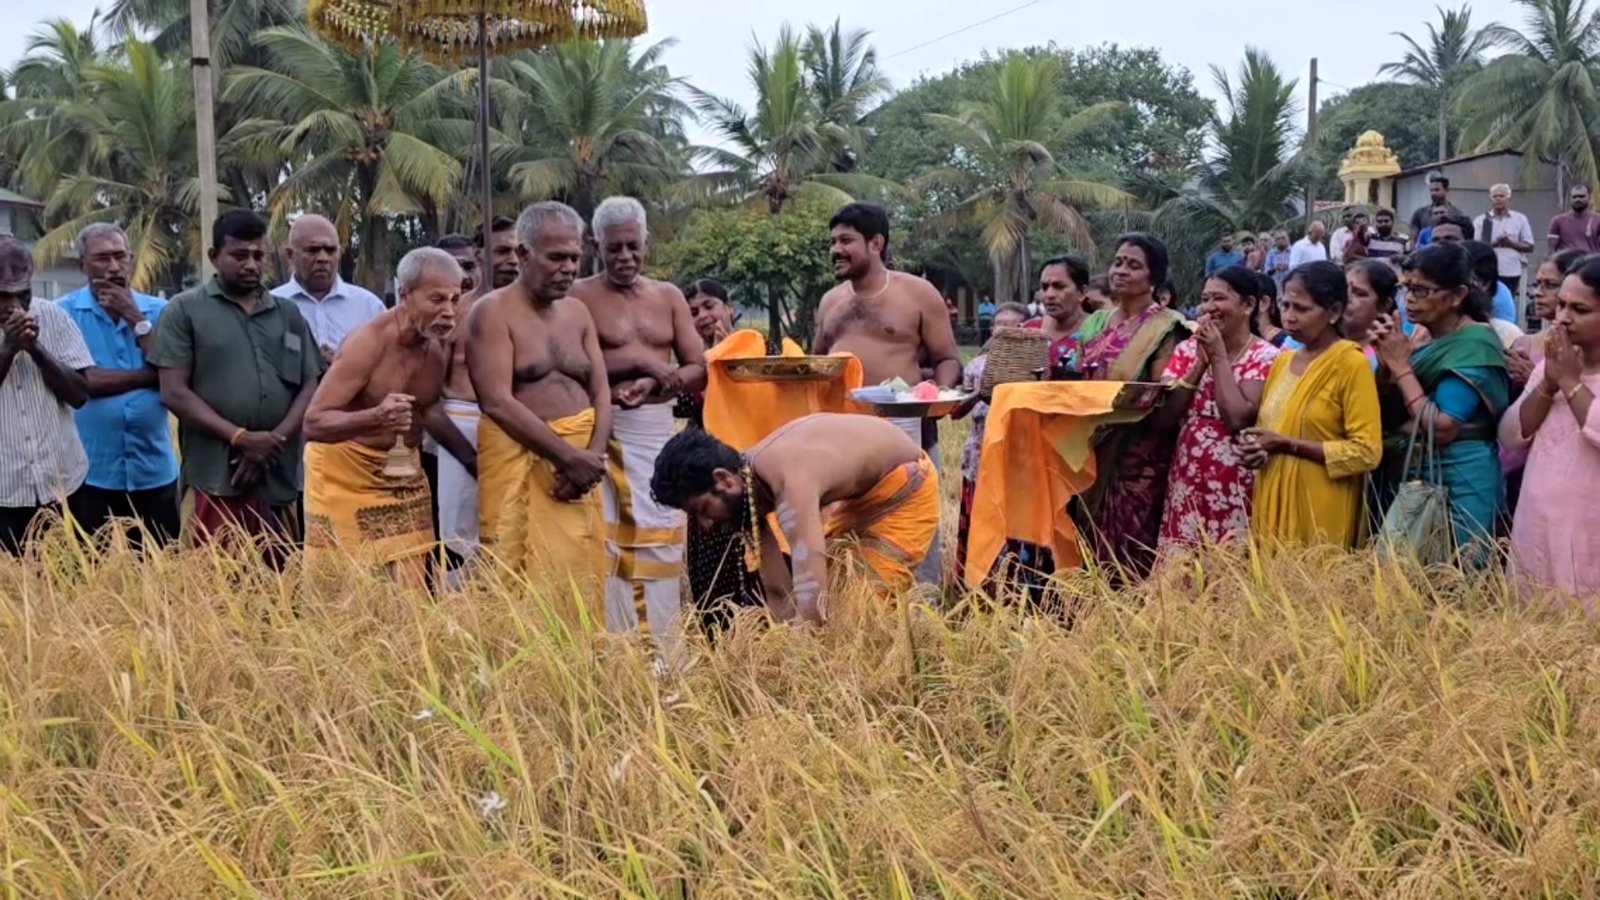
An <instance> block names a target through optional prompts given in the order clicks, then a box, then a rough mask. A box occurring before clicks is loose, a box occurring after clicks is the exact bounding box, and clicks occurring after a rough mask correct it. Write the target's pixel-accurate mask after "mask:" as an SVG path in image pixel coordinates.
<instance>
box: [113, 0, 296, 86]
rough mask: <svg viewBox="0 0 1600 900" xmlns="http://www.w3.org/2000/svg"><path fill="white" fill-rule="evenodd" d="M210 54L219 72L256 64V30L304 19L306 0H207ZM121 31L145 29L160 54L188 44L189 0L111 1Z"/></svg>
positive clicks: (183, 48) (181, 50)
mask: <svg viewBox="0 0 1600 900" xmlns="http://www.w3.org/2000/svg"><path fill="white" fill-rule="evenodd" d="M208 3H209V9H208V14H209V19H210V22H211V57H212V64H213V66H215V68H216V70H217V71H219V72H222V71H224V70H226V69H227V68H228V67H230V66H232V65H235V64H237V63H259V62H260V58H259V56H258V55H257V54H256V48H255V44H254V40H253V39H254V37H255V35H256V34H257V33H258V32H260V31H262V30H264V29H267V28H279V27H283V26H287V25H293V24H296V23H298V22H304V21H305V6H306V5H305V0H208ZM107 18H108V19H109V21H110V22H111V23H112V25H113V26H114V27H116V28H118V29H120V30H122V31H123V32H125V33H133V32H136V31H140V30H147V31H150V32H152V33H153V36H152V37H151V39H150V40H151V43H152V44H154V45H155V48H156V49H157V50H158V51H159V52H161V53H162V54H163V55H172V54H178V53H185V52H187V51H188V49H189V37H190V35H189V30H190V19H189V0H113V2H112V4H111V11H110V14H109V15H108V17H107Z"/></svg>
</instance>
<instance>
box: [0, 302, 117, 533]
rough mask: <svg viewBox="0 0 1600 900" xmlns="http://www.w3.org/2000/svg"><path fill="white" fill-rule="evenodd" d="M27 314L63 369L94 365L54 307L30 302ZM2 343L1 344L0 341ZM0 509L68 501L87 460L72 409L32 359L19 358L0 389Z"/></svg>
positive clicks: (42, 343) (80, 337)
mask: <svg viewBox="0 0 1600 900" xmlns="http://www.w3.org/2000/svg"><path fill="white" fill-rule="evenodd" d="M28 312H29V313H31V314H32V315H33V316H34V318H36V319H37V320H38V322H39V344H38V345H39V348H40V349H42V350H43V351H44V352H45V353H48V354H49V355H50V356H51V357H52V358H54V359H55V361H56V362H58V363H60V364H61V365H62V366H63V367H65V368H68V369H72V370H74V371H82V370H84V369H87V368H89V367H90V366H93V365H94V357H92V356H90V355H89V348H88V346H87V345H85V344H84V342H83V334H82V333H80V332H79V331H78V326H77V325H74V324H73V323H72V319H71V318H69V317H68V316H67V314H66V313H65V312H64V311H63V310H62V309H61V307H59V306H57V305H55V304H54V303H52V302H50V301H48V300H43V299H40V298H34V300H33V301H32V303H30V304H29V306H28ZM3 340H4V338H0V341H3ZM0 422H4V423H5V429H6V432H7V439H6V440H3V441H0V507H6V508H10V509H27V508H31V507H37V506H45V505H47V504H51V503H55V502H57V501H60V500H64V499H66V497H67V495H68V494H71V493H72V492H73V491H76V490H77V489H78V488H79V487H81V486H82V485H83V478H84V475H85V474H87V473H88V471H89V458H88V457H87V456H85V455H84V452H83V444H82V443H81V442H80V441H79V440H78V426H77V424H76V423H75V422H74V421H73V418H72V408H71V407H69V406H67V405H66V404H65V403H62V402H61V401H60V400H59V399H57V398H56V395H55V394H53V393H51V392H50V388H49V387H48V386H47V385H45V383H44V376H43V375H40V374H39V366H38V365H37V364H36V363H34V361H33V357H32V356H29V355H28V354H26V353H18V354H17V355H16V358H15V359H13V360H12V361H11V371H10V373H8V374H7V375H6V380H5V382H4V383H3V384H0Z"/></svg>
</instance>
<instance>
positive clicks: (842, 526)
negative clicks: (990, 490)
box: [773, 453, 939, 593]
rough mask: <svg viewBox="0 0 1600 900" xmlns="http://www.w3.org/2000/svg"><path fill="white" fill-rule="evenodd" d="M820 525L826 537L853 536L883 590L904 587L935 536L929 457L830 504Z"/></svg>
mask: <svg viewBox="0 0 1600 900" xmlns="http://www.w3.org/2000/svg"><path fill="white" fill-rule="evenodd" d="M824 527H825V531H826V534H827V536H828V538H829V539H830V540H831V539H833V538H838V537H853V538H854V539H855V540H856V541H857V550H858V552H859V553H860V555H861V561H862V562H864V563H866V564H867V568H869V569H871V570H872V571H873V573H874V574H876V575H877V576H878V578H879V579H880V580H882V581H883V584H884V587H885V588H887V589H888V591H889V592H891V593H899V592H901V591H906V590H909V589H910V588H911V585H912V583H913V582H914V581H915V580H916V569H917V566H919V565H921V564H922V560H923V559H924V558H925V557H927V555H928V550H929V549H930V548H931V547H932V546H933V542H934V541H935V540H936V539H937V538H938V536H939V473H938V472H937V471H936V470H935V469H934V467H933V460H931V459H929V458H928V454H926V453H924V454H922V455H921V456H919V457H917V459H916V461H914V462H908V463H906V464H905V465H903V466H895V467H894V470H893V471H891V472H890V473H889V474H887V475H885V476H883V478H881V479H879V480H878V483H877V484H875V485H873V486H872V489H871V490H869V491H867V492H866V493H865V494H862V495H861V496H859V497H855V498H853V499H850V500H844V501H841V502H839V503H838V504H836V505H835V506H834V507H833V510H832V511H831V513H830V514H829V515H828V519H827V522H826V523H825V525H824ZM773 533H774V534H781V533H782V532H776V531H775V532H773Z"/></svg>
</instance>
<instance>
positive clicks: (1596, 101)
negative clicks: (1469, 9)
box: [1457, 0, 1600, 184]
mask: <svg viewBox="0 0 1600 900" xmlns="http://www.w3.org/2000/svg"><path fill="white" fill-rule="evenodd" d="M1517 3H1518V4H1519V5H1520V6H1522V7H1523V9H1524V10H1525V11H1526V18H1525V19H1524V23H1523V31H1521V32H1519V31H1516V30H1515V29H1512V28H1508V27H1506V26H1503V25H1491V26H1489V27H1488V28H1486V29H1485V31H1486V32H1487V37H1488V39H1489V40H1490V41H1492V42H1493V43H1494V44H1495V45H1497V46H1500V47H1504V48H1506V50H1507V51H1508V52H1507V53H1506V54H1505V55H1503V56H1500V57H1498V58H1497V59H1495V60H1494V61H1493V62H1491V63H1490V64H1489V65H1488V66H1486V67H1485V68H1484V69H1483V70H1482V71H1481V72H1479V73H1478V74H1476V75H1474V76H1473V77H1472V78H1471V79H1469V80H1468V81H1467V82H1466V84H1465V85H1464V86H1463V89H1462V91H1461V99H1460V101H1459V103H1458V104H1457V105H1458V109H1459V111H1460V112H1461V113H1462V115H1463V117H1464V119H1465V128H1464V130H1463V135H1462V137H1463V140H1464V142H1465V143H1466V144H1467V145H1469V146H1472V147H1477V148H1482V149H1497V148H1500V147H1514V148H1516V149H1517V150H1520V151H1522V153H1523V155H1524V158H1525V162H1526V164H1527V166H1528V167H1529V168H1530V170H1531V168H1532V167H1533V166H1535V165H1537V164H1538V163H1539V162H1540V161H1541V160H1544V161H1550V162H1555V163H1557V164H1559V165H1560V166H1561V168H1562V170H1563V171H1564V172H1565V173H1566V174H1568V175H1571V176H1573V177H1576V178H1578V179H1579V180H1581V181H1582V182H1584V183H1586V184H1593V183H1594V182H1595V179H1596V178H1597V177H1600V165H1597V163H1596V159H1597V153H1596V149H1595V135H1596V134H1597V133H1600V132H1597V129H1600V93H1597V91H1596V88H1595V85H1596V71H1597V68H1600V10H1597V9H1594V8H1592V7H1591V6H1590V4H1589V0H1517Z"/></svg>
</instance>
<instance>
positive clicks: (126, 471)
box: [56, 222, 178, 547]
mask: <svg viewBox="0 0 1600 900" xmlns="http://www.w3.org/2000/svg"><path fill="white" fill-rule="evenodd" d="M74 246H75V249H76V250H77V252H78V267H79V268H80V269H82V270H83V274H84V276H85V277H86V278H88V280H89V283H88V284H87V285H85V286H83V287H81V288H79V289H78V290H76V291H73V292H72V293H70V294H68V295H66V296H65V297H62V298H61V299H60V300H58V301H56V302H57V303H58V304H59V305H60V306H61V309H62V310H63V311H65V312H66V314H67V316H68V317H69V318H71V319H72V321H73V322H74V323H75V324H76V325H77V326H78V331H79V332H81V333H82V334H83V339H84V343H85V344H87V345H88V347H89V353H90V355H91V356H93V357H94V366H92V367H91V368H90V369H89V371H88V372H87V373H86V374H87V377H88V383H89V398H90V399H89V402H88V403H85V404H84V405H83V408H82V409H79V410H78V412H77V422H78V437H79V438H81V439H82V440H83V449H84V452H85V453H86V454H87V455H88V458H89V474H88V477H87V478H85V479H84V482H83V487H82V488H80V489H79V490H78V492H77V493H76V494H73V495H72V501H71V510H72V517H73V518H74V519H76V520H77V522H78V524H79V525H80V526H82V527H83V529H84V530H85V531H87V532H89V533H90V534H93V533H95V532H96V531H98V530H99V529H100V527H101V526H103V525H105V524H106V523H107V522H108V521H110V520H111V519H113V518H125V519H131V520H133V522H134V523H135V524H136V525H138V528H135V529H131V530H130V531H129V532H128V538H129V540H130V541H131V542H132V543H133V545H134V546H135V547H138V546H142V545H143V544H144V542H145V541H149V542H151V543H154V544H167V543H169V542H171V541H173V540H175V539H176V538H177V537H178V457H177V455H176V454H175V453H173V451H172V429H171V427H170V425H169V423H168V417H167V408H166V407H165V406H163V405H162V403H161V382H160V378H159V376H158V375H157V373H156V370H155V367H154V366H151V365H150V364H149V363H148V362H147V361H146V360H145V353H146V352H147V351H149V349H150V347H151V344H152V343H153V342H154V340H155V328H156V323H157V322H159V321H160V320H161V313H162V311H163V310H165V309H166V307H167V301H165V300H163V299H161V298H159V297H152V296H150V295H148V294H142V293H139V292H138V291H135V290H134V289H133V288H132V286H131V285H130V284H129V279H130V276H131V275H132V274H133V257H132V254H131V253H130V251H129V247H128V236H127V235H126V234H125V233H123V231H122V229H121V228H118V227H117V226H116V225H113V224H110V223H109V222H97V223H95V224H93V225H90V226H88V227H86V228H84V229H83V230H82V231H80V232H78V239H77V241H76V242H75V245H74Z"/></svg>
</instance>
